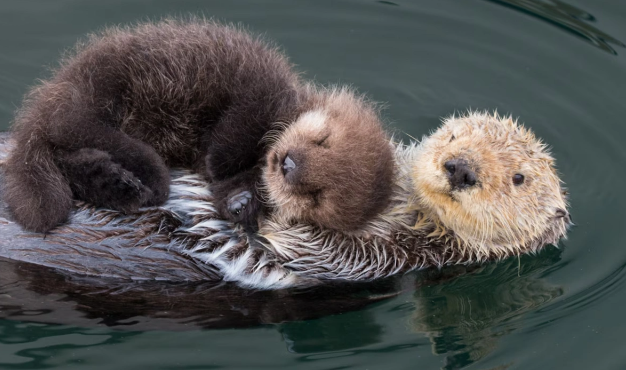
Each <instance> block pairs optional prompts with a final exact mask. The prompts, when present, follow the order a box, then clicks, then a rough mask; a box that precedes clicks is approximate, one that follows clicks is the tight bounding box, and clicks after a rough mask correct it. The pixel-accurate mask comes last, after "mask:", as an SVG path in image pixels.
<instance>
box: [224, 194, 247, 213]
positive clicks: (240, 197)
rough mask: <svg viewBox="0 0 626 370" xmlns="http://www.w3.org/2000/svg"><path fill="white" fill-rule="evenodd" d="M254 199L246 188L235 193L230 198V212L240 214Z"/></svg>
mask: <svg viewBox="0 0 626 370" xmlns="http://www.w3.org/2000/svg"><path fill="white" fill-rule="evenodd" d="M251 199H252V193H250V192H249V191H247V190H245V191H242V192H241V193H238V194H235V195H233V196H232V197H230V198H229V199H228V212H230V213H231V214H233V215H235V216H238V215H239V214H240V213H241V212H242V211H243V210H244V209H245V208H246V206H247V205H248V203H250V200H251Z"/></svg>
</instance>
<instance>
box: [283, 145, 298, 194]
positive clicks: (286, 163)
mask: <svg viewBox="0 0 626 370" xmlns="http://www.w3.org/2000/svg"><path fill="white" fill-rule="evenodd" d="M303 164H304V156H303V155H302V154H301V153H299V152H298V151H296V150H289V151H287V154H286V155H285V158H283V160H282V162H281V164H280V168H281V171H282V173H283V176H284V178H285V181H286V182H287V183H288V184H291V185H296V184H298V183H299V182H300V181H301V177H302V167H303Z"/></svg>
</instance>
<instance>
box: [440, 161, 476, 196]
mask: <svg viewBox="0 0 626 370" xmlns="http://www.w3.org/2000/svg"><path fill="white" fill-rule="evenodd" d="M443 167H444V168H445V169H446V171H447V172H448V180H449V181H450V185H451V186H452V189H457V190H463V189H467V188H470V187H472V186H474V185H476V173H474V171H472V170H471V169H470V168H469V165H468V164H467V162H466V161H465V160H463V159H451V160H449V161H447V162H446V163H444V164H443Z"/></svg>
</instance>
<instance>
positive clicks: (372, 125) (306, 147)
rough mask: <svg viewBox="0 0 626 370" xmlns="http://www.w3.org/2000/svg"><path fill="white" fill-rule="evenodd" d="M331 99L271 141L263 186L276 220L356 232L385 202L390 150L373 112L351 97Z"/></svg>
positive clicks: (389, 181)
mask: <svg viewBox="0 0 626 370" xmlns="http://www.w3.org/2000/svg"><path fill="white" fill-rule="evenodd" d="M342 98H344V99H346V101H345V104H343V105H342V104H341V99H342ZM333 102H334V104H337V106H335V105H334V104H331V103H327V104H325V105H323V106H322V108H320V109H314V110H311V111H308V112H306V113H304V114H302V115H301V116H300V117H299V118H298V119H297V120H296V122H294V123H293V124H291V125H290V126H289V127H288V128H287V130H286V131H285V132H284V133H282V134H281V135H280V137H279V138H278V140H277V141H276V142H275V143H274V144H273V145H271V147H270V150H269V152H268V155H267V158H266V159H267V166H266V168H265V172H264V186H265V189H266V193H267V194H268V198H269V199H267V200H268V202H269V203H270V204H271V205H273V206H274V207H275V212H274V213H275V215H274V217H276V218H277V219H283V220H291V221H299V222H306V223H314V224H318V225H320V226H323V227H326V228H330V229H335V230H342V231H356V230H358V229H359V228H361V227H363V226H364V223H365V222H366V221H367V220H369V219H370V218H371V217H373V216H374V215H376V214H377V213H379V212H381V211H382V210H383V209H384V208H385V207H386V205H387V203H388V199H389V197H390V194H391V186H392V182H393V172H394V161H393V154H392V148H391V145H390V142H389V139H388V138H387V136H386V135H385V133H384V131H383V130H382V128H381V125H380V123H379V121H378V117H377V116H376V114H375V112H373V111H371V110H368V109H360V107H359V106H358V104H357V105H356V106H355V104H356V103H359V104H360V101H359V100H356V99H355V98H354V97H353V96H351V97H343V96H341V95H340V94H339V95H338V96H336V97H335V100H334V101H333ZM339 107H340V108H342V109H336V108H339Z"/></svg>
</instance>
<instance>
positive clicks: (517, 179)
mask: <svg viewBox="0 0 626 370" xmlns="http://www.w3.org/2000/svg"><path fill="white" fill-rule="evenodd" d="M523 183H524V175H522V174H520V173H516V174H515V175H513V185H515V186H518V185H522V184H523Z"/></svg>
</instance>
